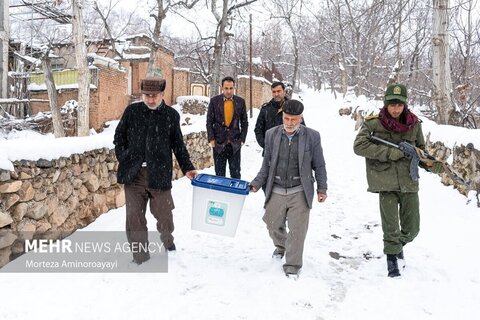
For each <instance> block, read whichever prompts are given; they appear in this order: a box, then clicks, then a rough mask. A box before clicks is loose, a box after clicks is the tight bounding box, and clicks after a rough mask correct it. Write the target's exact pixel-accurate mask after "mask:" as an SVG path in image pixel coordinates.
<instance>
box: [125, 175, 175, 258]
mask: <svg viewBox="0 0 480 320" xmlns="http://www.w3.org/2000/svg"><path fill="white" fill-rule="evenodd" d="M149 200H150V212H151V213H152V214H153V216H154V217H155V219H157V230H158V232H160V240H161V241H162V242H163V245H164V247H165V248H169V247H170V246H171V245H172V244H173V236H172V232H173V229H174V226H173V215H172V210H173V209H174V208H175V206H174V204H173V198H172V193H171V192H170V190H166V191H162V190H158V189H150V188H148V175H147V170H146V168H141V169H140V171H139V173H138V175H137V177H136V178H135V181H134V182H133V183H132V184H126V185H125V205H126V211H127V220H126V230H127V239H128V242H129V243H130V245H132V244H134V246H132V247H135V245H136V246H137V247H138V244H139V243H140V244H143V245H146V244H148V233H147V231H148V229H147V219H146V218H145V213H146V211H147V202H149ZM148 257H149V255H148V252H134V253H133V258H134V259H135V261H137V262H142V261H145V260H148Z"/></svg>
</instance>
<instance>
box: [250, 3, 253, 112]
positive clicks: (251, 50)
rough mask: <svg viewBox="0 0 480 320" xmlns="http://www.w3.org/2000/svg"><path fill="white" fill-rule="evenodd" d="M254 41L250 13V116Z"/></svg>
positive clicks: (251, 109)
mask: <svg viewBox="0 0 480 320" xmlns="http://www.w3.org/2000/svg"><path fill="white" fill-rule="evenodd" d="M252 65H253V41H252V14H251V13H250V118H252V117H253V88H252V85H253V79H252V77H253V71H252Z"/></svg>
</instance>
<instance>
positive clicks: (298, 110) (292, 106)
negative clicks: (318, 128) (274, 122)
mask: <svg viewBox="0 0 480 320" xmlns="http://www.w3.org/2000/svg"><path fill="white" fill-rule="evenodd" d="M283 112H285V113H288V114H291V115H293V116H298V115H300V114H302V113H303V104H302V103H301V102H300V101H298V100H287V101H285V104H284V105H283Z"/></svg>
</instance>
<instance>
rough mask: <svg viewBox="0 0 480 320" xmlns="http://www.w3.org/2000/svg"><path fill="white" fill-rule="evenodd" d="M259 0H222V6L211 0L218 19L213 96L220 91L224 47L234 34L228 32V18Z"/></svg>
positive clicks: (214, 46)
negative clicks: (242, 0)
mask: <svg viewBox="0 0 480 320" xmlns="http://www.w3.org/2000/svg"><path fill="white" fill-rule="evenodd" d="M256 1H257V0H245V1H244V2H242V3H236V1H234V0H222V3H223V5H222V7H221V8H219V7H218V6H217V0H211V2H210V4H211V8H210V11H211V12H212V14H213V16H214V17H215V20H216V21H217V28H216V31H215V43H214V45H213V57H212V59H213V64H212V69H211V78H210V96H211V97H213V96H215V95H217V94H218V93H219V91H218V90H219V87H220V78H221V72H220V67H221V65H222V55H223V47H224V45H225V42H226V41H227V40H228V37H229V36H231V35H232V34H230V33H228V32H227V31H226V30H227V26H228V18H229V17H230V16H231V15H232V14H233V13H234V12H235V11H236V10H238V9H240V8H242V7H245V6H248V5H250V4H252V3H254V2H256Z"/></svg>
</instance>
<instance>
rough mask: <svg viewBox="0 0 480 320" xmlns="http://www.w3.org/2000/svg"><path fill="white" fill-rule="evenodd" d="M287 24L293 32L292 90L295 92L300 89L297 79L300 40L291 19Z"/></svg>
mask: <svg viewBox="0 0 480 320" xmlns="http://www.w3.org/2000/svg"><path fill="white" fill-rule="evenodd" d="M287 24H288V26H289V27H290V31H291V32H292V42H293V76H292V88H293V90H297V89H298V85H297V77H298V65H299V59H298V39H297V34H296V32H295V29H294V28H293V24H292V21H291V20H290V19H288V20H287Z"/></svg>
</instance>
